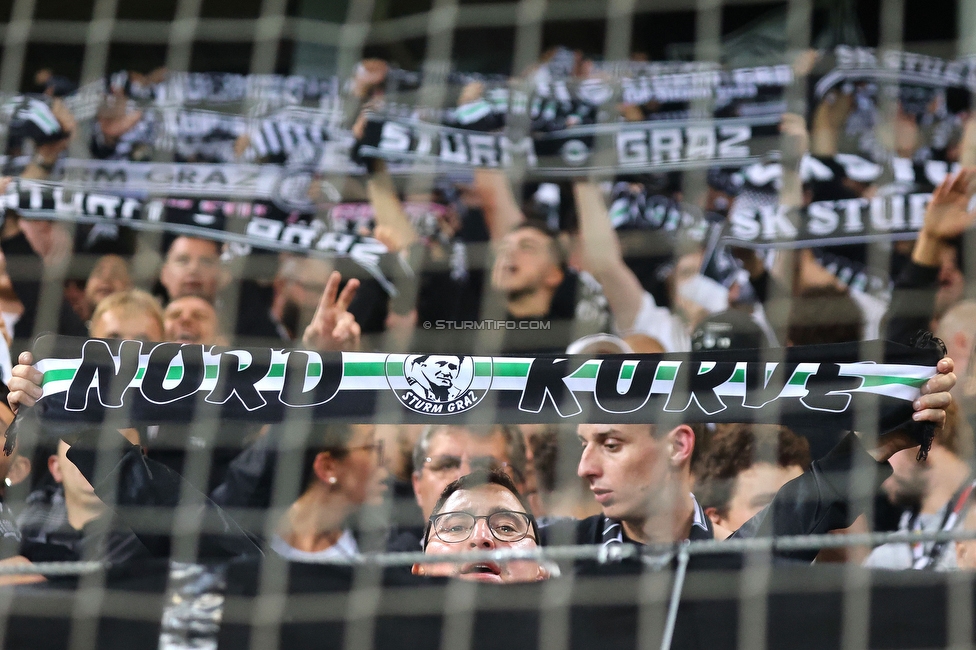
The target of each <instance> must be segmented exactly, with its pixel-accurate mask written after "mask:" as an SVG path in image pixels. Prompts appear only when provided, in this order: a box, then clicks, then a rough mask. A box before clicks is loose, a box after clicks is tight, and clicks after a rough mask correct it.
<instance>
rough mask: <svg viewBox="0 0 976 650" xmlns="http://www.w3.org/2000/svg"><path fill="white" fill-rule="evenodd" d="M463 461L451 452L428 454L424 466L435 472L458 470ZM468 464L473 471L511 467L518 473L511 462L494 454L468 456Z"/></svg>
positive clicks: (444, 472)
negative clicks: (504, 460) (499, 458)
mask: <svg viewBox="0 0 976 650" xmlns="http://www.w3.org/2000/svg"><path fill="white" fill-rule="evenodd" d="M463 463H464V459H463V458H462V457H461V456H454V455H451V454H440V455H438V456H428V457H427V458H425V459H424V466H425V467H427V468H428V469H429V470H430V471H432V472H434V473H435V474H446V473H448V472H456V471H458V470H460V469H461V465H462V464H463ZM468 466H469V467H470V468H471V471H472V472H475V471H478V470H485V471H497V470H505V469H511V470H512V473H513V474H515V475H516V476H517V475H518V472H516V471H515V468H514V467H512V466H511V465H510V464H509V463H506V462H503V461H500V460H498V459H497V458H495V457H494V456H468Z"/></svg>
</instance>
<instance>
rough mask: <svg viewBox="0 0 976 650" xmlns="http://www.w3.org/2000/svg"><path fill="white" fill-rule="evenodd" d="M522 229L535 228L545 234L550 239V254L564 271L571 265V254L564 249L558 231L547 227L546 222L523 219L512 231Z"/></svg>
mask: <svg viewBox="0 0 976 650" xmlns="http://www.w3.org/2000/svg"><path fill="white" fill-rule="evenodd" d="M520 230H534V231H535V232H538V233H542V234H543V235H545V236H546V238H547V239H548V241H549V254H550V255H551V256H552V259H553V261H554V262H555V263H556V265H557V266H558V267H559V268H560V269H562V270H563V271H565V270H566V269H567V267H568V266H569V255H567V254H566V251H565V250H563V247H562V245H561V244H560V243H559V233H558V232H554V231H553V230H551V229H549V228H548V227H546V224H545V223H544V222H542V221H536V220H530V221H523V222H522V223H520V224H519V225H517V226H515V227H514V228H512V232H518V231H520Z"/></svg>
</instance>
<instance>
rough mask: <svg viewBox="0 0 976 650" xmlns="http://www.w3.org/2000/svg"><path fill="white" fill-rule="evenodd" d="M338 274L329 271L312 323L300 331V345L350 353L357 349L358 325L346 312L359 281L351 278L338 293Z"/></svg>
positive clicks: (340, 280) (354, 295) (313, 348)
mask: <svg viewBox="0 0 976 650" xmlns="http://www.w3.org/2000/svg"><path fill="white" fill-rule="evenodd" d="M341 282H342V275H340V274H339V272H338V271H333V272H332V274H331V275H330V276H329V281H328V282H327V283H326V285H325V291H323V292H322V299H321V300H320V301H319V306H318V307H317V308H316V309H315V315H314V316H313V317H312V322H311V323H309V324H308V327H306V328H305V333H304V334H302V345H304V346H305V347H306V348H308V349H310V350H323V351H327V352H339V351H346V352H352V351H356V350H358V349H359V338H360V334H361V332H360V328H359V323H357V322H356V318H355V317H354V316H353V315H352V314H351V313H349V305H350V304H351V303H352V300H353V298H355V297H356V291H358V290H359V280H357V279H355V278H353V279H352V280H349V282H347V283H346V287H345V288H344V289H343V290H342V293H341V294H340V293H339V284H340V283H341Z"/></svg>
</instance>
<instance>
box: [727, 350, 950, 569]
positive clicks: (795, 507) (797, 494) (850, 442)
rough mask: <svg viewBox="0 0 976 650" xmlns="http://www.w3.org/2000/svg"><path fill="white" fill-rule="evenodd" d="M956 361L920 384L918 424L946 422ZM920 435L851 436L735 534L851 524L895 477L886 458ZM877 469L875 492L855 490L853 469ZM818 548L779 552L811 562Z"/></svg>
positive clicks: (813, 531) (813, 530)
mask: <svg viewBox="0 0 976 650" xmlns="http://www.w3.org/2000/svg"><path fill="white" fill-rule="evenodd" d="M953 369H954V365H953V362H952V359H950V358H949V357H945V358H944V359H942V360H941V361H939V363H938V366H937V371H938V374H936V375H935V376H934V377H932V378H931V379H929V380H928V382H926V383H925V385H924V386H922V390H921V394H920V395H919V397H918V398H917V399H916V400H915V402H914V403H913V404H912V408H913V410H914V414H913V415H912V419H913V420H914V421H915V422H931V423H934V424H935V425H936V426H938V427H941V426H943V425H944V424H945V420H946V413H945V409H946V407H948V406H949V404H950V402H951V401H952V397H951V396H950V395H949V391H950V390H951V389H952V387H953V386H955V384H956V375H955V373H954V372H953ZM918 444H919V442H918V439H917V438H916V437H915V436H913V435H911V433H910V432H907V431H901V430H899V431H893V432H891V433H888V434H886V435H884V436H881V437H880V439H879V440H878V441H877V442H876V443H875V444H874V445H873V446H872V448H870V449H868V448H866V447H865V445H864V444H862V442H861V441H859V440H858V436H857V435H855V434H850V435H848V436H847V437H846V438H844V439H843V440H842V441H841V442H840V443H839V444H838V445H837V446H836V447H835V448H834V449H833V450H832V451H831V452H830V453H829V454H827V456H825V457H824V458H822V459H820V460H817V461H814V463H813V465H812V466H811V471H809V472H806V473H805V474H803V475H802V476H800V477H798V478H795V479H793V480H792V481H790V482H789V483H787V484H786V485H784V486H783V487H782V488H781V489H780V491H779V492H778V493H777V494H776V498H774V499H773V502H772V503H771V504H770V505H769V506H768V507H766V508H765V509H764V510H762V511H761V512H760V513H759V514H757V515H756V516H755V517H753V518H752V519H750V520H749V521H747V522H746V523H745V524H744V525H743V526H742V527H741V528H740V529H739V530H737V531H736V532H735V533H734V535H733V536H734V537H771V536H783V535H817V534H823V533H826V532H829V531H831V530H838V529H841V528H847V527H848V526H850V525H851V523H853V521H854V519H856V518H857V516H858V515H859V514H861V513H862V512H864V510H865V508H866V507H867V505H868V502H869V501H870V500H871V499H873V497H874V492H876V491H877V490H878V489H880V487H881V483H882V482H883V481H884V480H885V479H886V478H888V476H890V475H891V466H890V465H889V464H888V462H887V461H888V459H889V458H891V456H892V455H894V454H895V453H896V452H898V451H901V450H902V449H910V448H912V447H915V446H918ZM872 465H873V466H874V467H875V468H876V470H877V471H876V472H875V481H874V491H871V492H866V491H865V492H861V493H858V494H852V486H851V479H850V477H851V472H855V471H861V470H862V468H865V467H871V466H872ZM817 552H818V551H817V550H815V549H814V550H804V551H785V552H782V551H781V552H777V555H778V556H780V557H785V558H789V559H792V560H801V561H805V562H812V561H813V559H814V558H815V557H816V556H817Z"/></svg>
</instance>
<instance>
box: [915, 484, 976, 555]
mask: <svg viewBox="0 0 976 650" xmlns="http://www.w3.org/2000/svg"><path fill="white" fill-rule="evenodd" d="M974 489H976V480H974V481H972V482H971V483H965V484H963V486H962V487H961V488H959V490H957V491H956V493H955V494H953V495H952V497H951V498H950V499H949V502H948V503H947V504H946V509H945V510H946V512H945V515H944V516H943V517H942V523H941V524H940V525H939V530H941V531H948V530H952V529H953V528H955V526H956V523H957V522H958V521H959V513H960V512H962V509H963V508H964V507H965V505H966V503H967V502H968V501H969V497H970V496H971V495H972V493H973V490H974ZM918 519H919V516H918V513H917V512H916V513H914V514H913V515H912V518H911V520H910V521H909V526H908V527H909V530H911V531H912V532H918V531H921V530H922V526H921V524H920V523H919V521H918ZM946 546H948V542H935V543H934V544H932V546H931V548H929V551H928V552H927V553H926V552H925V544H923V543H920V542H915V543H914V544H912V568H914V569H931V568H933V567H935V565H936V564H937V563H938V561H939V559H940V558H941V557H942V554H943V553H945V549H946Z"/></svg>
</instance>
